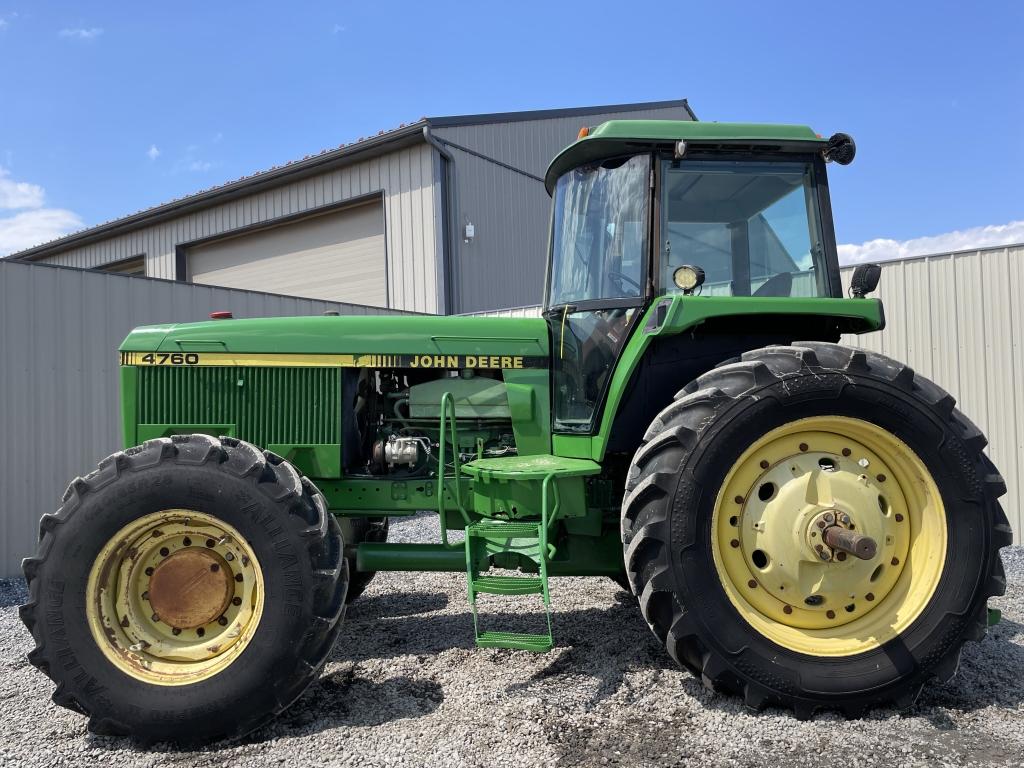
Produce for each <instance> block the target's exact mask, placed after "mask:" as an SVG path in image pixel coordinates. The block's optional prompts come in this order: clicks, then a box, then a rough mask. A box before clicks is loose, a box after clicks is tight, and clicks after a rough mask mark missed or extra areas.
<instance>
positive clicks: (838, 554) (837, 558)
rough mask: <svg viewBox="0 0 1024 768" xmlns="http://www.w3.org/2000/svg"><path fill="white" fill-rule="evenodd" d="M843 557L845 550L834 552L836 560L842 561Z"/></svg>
mask: <svg viewBox="0 0 1024 768" xmlns="http://www.w3.org/2000/svg"><path fill="white" fill-rule="evenodd" d="M845 559H846V553H845V552H837V553H836V560H838V561H839V562H840V563H841V562H843V561H844V560H845Z"/></svg>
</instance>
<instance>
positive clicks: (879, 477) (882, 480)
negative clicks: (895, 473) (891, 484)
mask: <svg viewBox="0 0 1024 768" xmlns="http://www.w3.org/2000/svg"><path fill="white" fill-rule="evenodd" d="M875 479H876V480H877V481H878V482H880V483H884V482H885V475H876V476H875Z"/></svg>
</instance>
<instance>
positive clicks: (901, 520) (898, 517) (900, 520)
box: [896, 512, 903, 523]
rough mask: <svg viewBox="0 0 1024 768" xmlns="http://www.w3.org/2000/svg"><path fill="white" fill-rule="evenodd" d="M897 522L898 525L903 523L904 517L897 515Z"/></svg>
mask: <svg viewBox="0 0 1024 768" xmlns="http://www.w3.org/2000/svg"><path fill="white" fill-rule="evenodd" d="M896 522H897V523H902V522H903V515H901V514H900V513H899V512H897V513H896Z"/></svg>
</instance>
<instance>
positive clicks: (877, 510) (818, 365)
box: [622, 342, 1011, 717]
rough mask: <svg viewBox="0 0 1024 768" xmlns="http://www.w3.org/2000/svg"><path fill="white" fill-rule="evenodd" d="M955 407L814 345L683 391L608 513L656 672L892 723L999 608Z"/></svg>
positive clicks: (1001, 527) (773, 353) (968, 451)
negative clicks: (992, 601)
mask: <svg viewBox="0 0 1024 768" xmlns="http://www.w3.org/2000/svg"><path fill="white" fill-rule="evenodd" d="M985 442H986V441H985V438H984V436H983V435H982V434H981V433H980V432H979V431H978V429H977V428H976V427H975V426H974V425H973V424H972V423H971V422H970V421H968V420H967V419H966V418H965V417H964V416H963V415H962V414H960V413H959V411H957V410H956V409H955V408H954V400H953V398H952V397H950V396H949V395H948V394H947V393H945V392H944V391H943V390H941V389H940V388H939V387H937V386H936V385H935V384H933V383H932V382H930V381H928V380H927V379H924V378H922V377H920V376H916V375H915V374H914V372H913V371H912V370H911V369H910V368H908V367H907V366H904V365H901V364H899V363H897V362H895V361H893V360H890V359H888V358H886V357H883V356H881V355H877V354H873V353H868V352H863V351H860V350H854V349H850V348H846V347H842V346H839V345H835V344H827V343H820V342H808V343H799V344H797V345H795V346H792V347H770V348H766V349H761V350H756V351H753V352H749V353H747V354H745V355H744V356H743V359H742V360H741V361H740V362H736V363H732V364H728V365H724V366H721V367H719V368H716V369H714V370H712V371H710V372H709V373H707V374H705V375H704V376H702V377H701V378H699V379H698V380H697V381H696V382H693V383H692V384H690V385H688V386H687V387H686V388H685V389H684V390H683V391H682V392H680V393H679V395H678V396H677V399H676V400H675V401H674V402H673V403H672V404H671V405H670V406H669V407H668V408H666V409H665V410H664V411H662V412H661V413H660V414H659V416H658V417H657V418H656V419H655V421H654V423H653V424H652V425H651V427H650V429H649V430H648V432H647V434H646V435H645V438H644V443H643V445H642V446H641V447H640V449H639V450H638V451H637V454H636V456H635V457H634V461H633V465H632V467H631V471H630V475H629V479H628V481H627V493H626V498H625V500H624V502H623V523H622V526H623V543H624V547H625V558H626V566H627V571H628V574H629V578H630V581H631V583H632V586H633V591H634V593H635V594H637V595H638V596H639V600H640V604H641V608H642V611H643V614H644V617H645V618H646V619H647V621H648V623H649V624H650V626H651V628H652V629H653V631H654V632H655V634H656V635H657V636H658V637H659V638H660V639H661V640H662V641H663V642H664V643H665V644H666V647H667V649H668V651H669V653H670V654H671V655H672V656H673V657H674V658H675V659H676V660H677V661H678V662H679V663H680V664H682V665H683V666H684V667H686V668H688V669H690V670H691V671H692V672H693V673H694V674H696V675H697V676H699V677H700V678H701V679H702V680H703V682H704V684H705V685H706V686H708V687H709V688H712V689H714V690H720V691H725V692H732V693H737V694H740V695H742V696H743V697H744V699H745V701H746V703H747V704H748V705H749V706H751V707H753V708H757V709H760V708H761V707H764V706H766V705H775V706H783V707H789V708H792V709H793V710H794V711H795V712H796V714H797V715H798V716H800V717H807V716H810V715H811V714H813V712H814V711H815V710H817V709H819V708H834V709H839V710H841V711H842V712H844V713H845V714H846V715H848V716H857V715H860V714H861V713H863V712H864V711H866V710H867V709H868V708H870V707H874V706H879V705H885V704H888V703H895V704H896V705H897V706H900V707H904V708H905V707H908V706H910V705H911V704H913V702H914V701H915V700H916V698H917V695H918V693H919V692H920V690H921V687H922V686H923V684H924V683H925V682H926V681H927V680H929V679H931V678H938V679H940V680H946V679H948V678H950V677H952V675H953V674H954V673H955V672H956V668H957V664H958V660H959V656H960V649H961V646H962V645H963V643H964V641H965V640H968V639H975V640H976V639H980V638H981V637H982V636H983V635H984V632H985V626H986V619H987V612H986V601H987V599H988V598H989V597H991V596H993V595H1000V594H1002V593H1003V591H1004V589H1005V579H1004V576H1003V569H1002V564H1001V562H1000V558H999V553H998V550H999V548H1000V547H1003V546H1006V545H1008V544H1009V543H1010V541H1011V534H1010V530H1009V525H1008V523H1007V520H1006V517H1005V515H1004V514H1003V512H1002V510H1001V509H1000V507H999V504H998V502H997V500H996V499H997V498H998V497H999V496H1000V495H1002V494H1003V493H1004V492H1005V486H1004V485H1003V482H1002V479H1001V478H1000V477H999V475H998V473H997V472H996V470H995V468H994V467H993V466H992V464H991V462H990V461H989V460H988V458H987V457H986V456H985V455H984V454H983V453H982V448H983V447H984V446H985Z"/></svg>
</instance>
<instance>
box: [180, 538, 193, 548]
mask: <svg viewBox="0 0 1024 768" xmlns="http://www.w3.org/2000/svg"><path fill="white" fill-rule="evenodd" d="M181 543H182V544H184V545H185V546H186V547H191V546H192V539H190V538H189V537H188V536H186V537H185V538H184V539H182V540H181Z"/></svg>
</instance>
